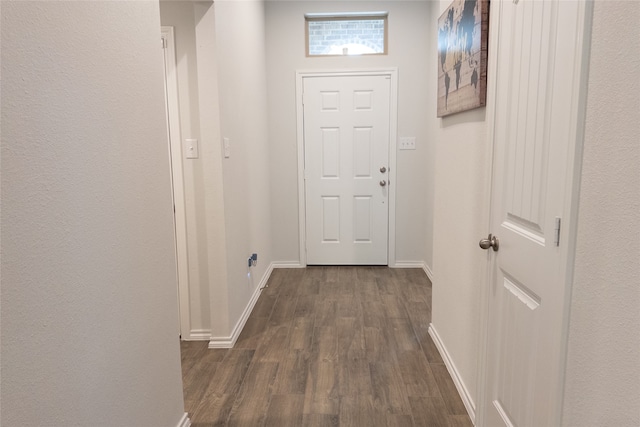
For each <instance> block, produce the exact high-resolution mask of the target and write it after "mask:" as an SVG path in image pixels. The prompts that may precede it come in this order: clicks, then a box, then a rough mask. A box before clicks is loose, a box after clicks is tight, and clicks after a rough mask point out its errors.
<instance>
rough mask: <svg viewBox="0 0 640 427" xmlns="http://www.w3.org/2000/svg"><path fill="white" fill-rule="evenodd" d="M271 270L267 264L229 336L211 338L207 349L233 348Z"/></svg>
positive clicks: (272, 266)
mask: <svg viewBox="0 0 640 427" xmlns="http://www.w3.org/2000/svg"><path fill="white" fill-rule="evenodd" d="M273 268H274V263H271V264H269V267H268V268H267V271H265V272H264V275H263V276H262V279H261V280H260V283H258V286H257V287H256V289H255V291H254V292H253V295H251V299H250V300H249V303H248V304H247V306H246V307H245V309H244V311H243V312H242V316H240V319H238V322H236V326H235V327H234V328H233V331H232V332H231V335H230V336H228V337H213V336H212V337H211V338H210V339H209V348H233V346H234V345H235V343H236V341H238V337H239V336H240V333H241V332H242V329H243V328H244V325H245V324H246V323H247V319H249V315H250V314H251V312H252V311H253V307H255V305H256V302H258V298H259V297H260V292H261V291H262V288H264V287H265V285H266V284H267V282H268V281H269V277H271V273H272V272H273Z"/></svg>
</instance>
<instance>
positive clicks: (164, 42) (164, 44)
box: [160, 37, 167, 49]
mask: <svg viewBox="0 0 640 427" xmlns="http://www.w3.org/2000/svg"><path fill="white" fill-rule="evenodd" d="M160 40H162V48H163V49H166V48H167V39H165V38H164V37H162V38H161V39H160Z"/></svg>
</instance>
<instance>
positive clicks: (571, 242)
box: [475, 2, 593, 427]
mask: <svg viewBox="0 0 640 427" xmlns="http://www.w3.org/2000/svg"><path fill="white" fill-rule="evenodd" d="M577 8H578V9H577V18H578V19H577V23H576V24H575V27H576V33H575V36H576V37H575V56H574V58H573V59H574V60H573V61H572V67H573V69H572V73H573V76H574V78H573V81H572V88H571V89H572V98H571V111H569V112H568V113H567V119H568V120H569V121H570V123H571V124H572V128H571V132H570V135H568V140H569V144H568V152H569V155H568V156H567V158H568V162H567V164H566V170H567V175H566V180H567V182H566V186H565V188H566V189H567V192H566V194H565V200H564V205H563V207H562V211H563V212H562V215H563V216H562V218H563V223H562V230H561V236H560V242H562V244H561V249H562V250H561V252H562V265H563V266H564V283H563V284H564V290H563V291H564V302H563V315H562V325H560V327H561V337H562V339H561V346H562V348H560V349H559V354H560V357H561V359H562V361H561V366H560V369H559V372H558V374H559V375H558V381H557V384H556V388H555V389H554V390H550V393H552V394H554V395H555V396H557V399H556V402H557V405H556V408H555V409H556V413H555V414H554V425H555V424H557V425H560V424H561V417H562V408H563V400H564V377H565V369H566V356H567V341H568V331H569V320H570V305H571V285H572V283H573V268H574V263H575V248H576V237H577V223H578V221H577V218H578V206H579V195H580V178H581V174H582V150H583V141H584V124H585V116H586V103H587V102H586V101H587V83H588V70H589V59H590V48H591V22H592V17H593V2H580V3H579V5H578V6H577ZM490 20H491V22H490V28H491V30H490V31H491V33H490V39H489V52H490V54H489V55H490V56H489V58H488V68H489V69H491V70H494V72H492V73H489V81H488V85H487V107H488V108H487V110H488V116H487V123H488V125H489V126H488V134H487V137H488V144H487V166H488V169H489V179H488V180H487V181H486V185H485V194H491V189H492V188H493V182H492V179H493V176H494V174H493V168H494V162H495V159H494V156H493V153H494V138H495V128H494V124H495V121H496V112H497V108H496V98H497V85H498V82H499V81H500V78H499V75H500V72H501V70H499V69H498V58H497V55H495V54H492V52H494V53H495V52H498V48H499V37H498V35H499V33H500V25H499V24H500V8H499V7H492V8H491V14H490ZM482 215H483V218H485V220H486V223H487V230H488V232H491V203H486V204H485V209H484V211H483V212H482ZM479 237H482V236H479ZM486 256H487V263H486V268H485V271H484V273H481V277H483V280H482V286H481V289H482V290H481V294H480V295H481V298H480V301H481V303H480V330H479V349H478V350H479V357H478V365H477V366H478V369H477V384H478V385H477V393H476V396H477V402H478V404H477V406H476V413H475V425H477V426H479V427H483V426H485V416H486V414H485V408H484V406H483V402H485V401H486V393H487V391H488V390H487V384H488V382H489V381H491V379H490V378H487V375H486V373H487V367H488V363H489V360H488V357H489V354H488V352H489V347H488V337H489V334H488V327H489V306H490V304H489V302H490V292H489V288H490V284H491V282H492V280H493V277H492V271H491V268H489V265H490V262H491V253H490V251H487V253H486Z"/></svg>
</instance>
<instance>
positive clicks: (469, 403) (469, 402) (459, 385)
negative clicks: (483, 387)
mask: <svg viewBox="0 0 640 427" xmlns="http://www.w3.org/2000/svg"><path fill="white" fill-rule="evenodd" d="M429 335H430V336H431V338H432V339H433V342H434V343H435V345H436V347H437V348H438V352H439V353H440V356H442V360H444V364H445V366H446V367H447V371H449V375H451V379H452V380H453V383H454V384H455V386H456V389H457V390H458V394H459V395H460V398H461V399H462V403H464V407H465V408H466V409H467V413H468V414H469V418H471V422H472V423H473V424H474V425H475V423H476V404H475V403H474V401H473V399H472V398H471V393H469V390H468V389H467V386H466V385H465V384H464V381H462V378H461V377H460V373H459V372H458V369H457V368H456V365H455V364H454V363H453V360H452V359H451V356H450V355H449V352H448V351H447V349H446V347H445V346H444V343H443V342H442V340H441V339H440V335H438V332H437V331H436V328H435V326H433V323H430V324H429Z"/></svg>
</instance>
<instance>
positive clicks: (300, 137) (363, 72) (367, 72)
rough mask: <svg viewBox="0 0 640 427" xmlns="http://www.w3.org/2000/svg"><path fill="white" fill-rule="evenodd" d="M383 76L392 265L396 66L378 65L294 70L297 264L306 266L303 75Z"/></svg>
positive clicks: (392, 259) (392, 262) (390, 261)
mask: <svg viewBox="0 0 640 427" xmlns="http://www.w3.org/2000/svg"><path fill="white" fill-rule="evenodd" d="M371 75H385V76H389V77H390V78H391V92H390V100H389V182H390V183H391V182H392V183H394V185H390V186H389V187H388V188H389V226H388V227H389V236H388V239H389V241H388V242H389V243H388V246H387V264H388V265H389V266H390V267H391V266H394V265H395V264H396V191H395V187H396V186H395V183H397V182H398V180H397V179H396V150H397V136H398V68H397V67H382V68H371V69H357V70H356V69H354V70H307V71H302V70H300V71H296V124H297V135H296V139H297V148H298V235H299V256H300V262H299V264H300V266H301V267H306V266H307V250H306V214H305V210H306V203H305V182H304V107H303V103H302V97H303V92H304V90H303V89H304V85H303V79H304V78H305V77H332V76H371Z"/></svg>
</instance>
